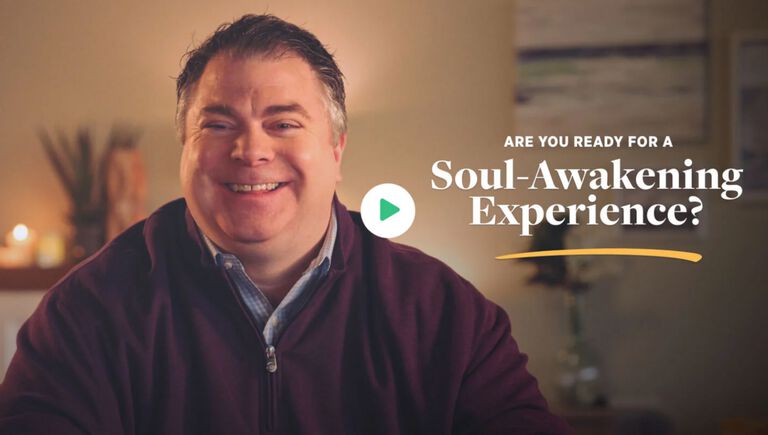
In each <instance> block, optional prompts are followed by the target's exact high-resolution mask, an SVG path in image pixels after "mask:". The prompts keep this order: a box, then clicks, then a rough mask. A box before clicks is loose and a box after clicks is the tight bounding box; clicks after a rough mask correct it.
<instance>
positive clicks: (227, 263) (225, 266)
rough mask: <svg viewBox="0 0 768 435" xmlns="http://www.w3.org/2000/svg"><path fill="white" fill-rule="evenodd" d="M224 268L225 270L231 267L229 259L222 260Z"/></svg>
mask: <svg viewBox="0 0 768 435" xmlns="http://www.w3.org/2000/svg"><path fill="white" fill-rule="evenodd" d="M224 268H225V269H227V270H230V269H232V262H231V261H227V262H224Z"/></svg>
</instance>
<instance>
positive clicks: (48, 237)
mask: <svg viewBox="0 0 768 435" xmlns="http://www.w3.org/2000/svg"><path fill="white" fill-rule="evenodd" d="M65 258H66V246H65V242H64V237H62V236H61V234H59V233H55V232H47V233H45V234H43V235H42V236H41V237H40V240H39V241H38V242H37V265H38V266H40V267H42V268H47V267H56V266H61V265H62V264H63V263H64V260H65Z"/></svg>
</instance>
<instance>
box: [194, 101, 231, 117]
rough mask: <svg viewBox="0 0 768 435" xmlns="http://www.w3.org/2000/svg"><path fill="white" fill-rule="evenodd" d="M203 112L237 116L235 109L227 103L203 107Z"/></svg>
mask: <svg viewBox="0 0 768 435" xmlns="http://www.w3.org/2000/svg"><path fill="white" fill-rule="evenodd" d="M201 112H204V113H212V114H216V115H224V116H229V117H232V118H234V117H235V111H234V110H232V108H231V107H229V106H227V105H226V104H212V105H210V106H205V107H203V108H202V109H201Z"/></svg>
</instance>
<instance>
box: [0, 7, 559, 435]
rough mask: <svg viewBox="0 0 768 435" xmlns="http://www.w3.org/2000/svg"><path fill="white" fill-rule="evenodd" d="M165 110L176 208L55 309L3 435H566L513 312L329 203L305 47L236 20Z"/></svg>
mask: <svg viewBox="0 0 768 435" xmlns="http://www.w3.org/2000/svg"><path fill="white" fill-rule="evenodd" d="M177 94H178V109H177V124H178V128H179V136H180V138H181V141H182V143H183V150H182V158H181V184H182V188H183V192H184V200H177V201H175V202H172V203H170V204H168V205H166V206H164V207H162V208H160V209H159V210H158V211H156V212H155V213H154V214H153V215H152V216H150V217H149V218H148V219H147V220H146V221H144V222H142V223H140V224H138V225H136V226H134V227H132V228H130V229H129V230H127V231H126V232H125V233H123V234H122V235H120V236H119V237H118V238H117V239H116V240H114V241H113V242H112V243H110V244H109V245H108V246H106V247H105V248H104V249H102V250H101V251H100V252H99V253H98V254H97V255H95V256H94V257H92V258H91V259H89V260H87V261H85V262H84V263H83V264H81V265H79V266H78V267H76V268H75V269H74V270H73V271H72V272H71V273H70V274H69V275H68V276H67V277H66V278H64V279H63V280H62V281H61V282H60V283H58V284H57V285H56V286H55V287H54V288H53V289H52V290H51V291H50V292H49V293H48V294H47V295H46V297H45V299H44V300H43V301H42V303H41V305H40V306H39V308H38V309H37V311H36V312H35V313H34V314H33V315H32V317H31V318H30V320H29V322H27V323H26V324H25V325H24V327H23V328H22V330H21V332H20V334H19V339H18V343H19V348H18V351H17V354H16V356H15V357H14V359H13V362H12V363H11V367H10V368H9V371H8V375H7V377H6V379H5V381H4V383H3V385H2V387H1V388H0V433H14V434H48V433H55V434H84V433H90V434H246V433H280V434H293V433H313V434H314V433H323V434H326V433H327V434H398V433H403V434H440V433H478V434H513V433H520V434H529V433H552V434H559V433H563V432H565V431H566V429H565V428H564V426H563V425H562V423H561V421H560V420H559V419H557V418H556V417H554V416H552V415H551V414H550V413H549V412H548V411H547V408H546V403H545V401H544V399H543V398H542V397H541V394H540V393H539V391H538V388H537V386H536V381H535V379H534V378H533V377H532V376H531V375H530V374H528V372H527V371H526V369H525V362H526V358H525V356H524V355H522V354H521V353H519V352H518V350H517V347H516V344H515V342H514V341H513V339H512V338H511V336H510V334H509V322H508V319H507V317H506V315H505V314H504V312H503V311H502V310H501V309H500V308H499V307H497V306H495V305H493V304H492V303H490V302H489V301H487V300H486V299H485V298H483V296H482V295H481V294H480V293H479V292H477V290H475V289H474V288H473V287H472V286H471V285H470V284H469V283H468V282H467V281H465V280H463V279H462V278H461V277H459V276H458V275H457V274H456V273H455V272H453V271H452V270H451V269H449V268H448V267H447V266H445V265H443V264H442V263H440V262H438V261H437V260H435V259H433V258H430V257H428V256H426V255H424V254H423V253H421V252H419V251H417V250H415V249H412V248H408V247H405V246H401V245H397V244H394V243H391V242H389V241H387V240H384V239H380V238H377V237H375V236H373V235H371V234H370V233H369V232H367V231H366V230H365V229H364V227H363V226H362V224H361V221H360V217H359V215H358V214H357V213H350V212H348V211H347V210H346V209H345V208H344V206H342V205H341V204H340V203H339V202H338V200H337V199H336V198H335V195H334V191H335V187H336V183H337V182H338V180H339V179H340V165H341V160H342V155H343V152H344V148H345V145H346V138H347V136H346V115H345V107H344V86H343V82H342V76H341V72H340V71H339V69H338V67H337V66H336V63H335V62H334V60H333V57H332V56H331V55H330V54H329V53H328V52H327V51H326V50H325V48H323V46H322V44H321V43H320V42H319V41H318V40H317V39H316V38H315V37H314V36H313V35H311V34H310V33H308V32H306V31H305V30H303V29H300V28H298V27H296V26H294V25H292V24H288V23H286V22H284V21H282V20H280V19H278V18H275V17H273V16H250V15H249V16H244V17H242V18H241V19H239V20H238V21H236V22H234V23H232V24H229V25H227V26H223V27H221V28H219V30H218V31H217V32H216V33H215V34H214V35H212V36H211V37H210V38H209V39H208V40H207V41H205V42H204V43H203V44H202V45H201V46H200V47H199V48H197V49H196V50H194V51H192V52H191V53H190V54H189V56H188V58H187V61H186V65H185V67H184V70H183V72H182V74H181V75H180V76H179V78H178V82H177Z"/></svg>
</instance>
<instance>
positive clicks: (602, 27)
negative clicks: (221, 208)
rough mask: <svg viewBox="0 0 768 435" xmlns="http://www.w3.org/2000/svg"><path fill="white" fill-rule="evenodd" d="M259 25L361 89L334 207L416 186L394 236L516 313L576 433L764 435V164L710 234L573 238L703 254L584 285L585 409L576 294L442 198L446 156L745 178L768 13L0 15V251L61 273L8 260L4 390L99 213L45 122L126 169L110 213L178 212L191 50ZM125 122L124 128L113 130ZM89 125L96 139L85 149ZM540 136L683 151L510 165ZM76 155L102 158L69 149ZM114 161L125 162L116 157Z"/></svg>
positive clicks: (619, 4)
mask: <svg viewBox="0 0 768 435" xmlns="http://www.w3.org/2000/svg"><path fill="white" fill-rule="evenodd" d="M577 3H578V4H579V6H578V7H574V4H577ZM606 5H612V6H610V7H608V6H606ZM264 12H268V13H272V14H275V15H278V16H280V17H281V18H284V19H286V20H288V21H291V22H294V23H296V24H299V25H302V26H304V27H305V28H307V29H309V30H310V31H312V32H313V33H315V34H316V35H317V36H318V37H319V39H320V40H321V41H323V42H324V43H325V44H326V45H328V46H329V47H330V49H331V50H332V52H334V53H335V55H336V57H337V60H338V62H339V64H340V67H341V69H342V71H343V72H344V73H345V75H346V80H347V81H346V83H347V89H348V101H347V107H348V110H349V118H350V122H349V141H348V147H347V151H346V153H345V158H344V164H343V171H344V180H343V181H342V183H341V185H340V187H339V196H340V198H341V200H342V202H344V203H345V204H346V205H347V206H348V207H349V208H351V209H358V208H359V204H360V201H361V199H362V196H363V195H364V194H365V192H366V191H367V190H368V189H370V188H371V187H373V186H374V185H376V184H379V183H383V182H393V183H397V184H400V185H402V186H403V187H405V188H406V189H408V190H409V191H410V192H411V194H412V195H413V197H414V199H415V202H416V204H417V215H416V220H415V223H414V225H413V227H412V228H411V230H410V231H409V232H408V233H406V234H405V235H404V236H402V237H400V238H398V239H397V241H398V242H402V243H406V244H410V245H414V246H416V247H418V248H420V249H422V250H423V251H425V252H427V253H428V254H431V255H433V256H436V257H438V258H440V259H442V260H443V261H445V262H446V263H448V264H449V265H450V266H452V267H453V268H454V269H456V270H457V271H458V272H459V273H460V274H462V275H463V276H465V277H466V278H467V279H469V280H470V281H471V282H472V283H474V285H475V286H476V287H477V288H478V289H479V290H480V291H481V292H483V293H484V294H485V295H486V297H488V298H489V299H491V300H493V301H494V302H496V303H497V304H499V305H500V306H502V307H503V308H504V309H505V310H506V311H507V313H508V314H509V316H510V319H511V322H512V328H513V329H512V332H513V335H514V336H515V338H516V339H517V341H518V342H519V345H520V347H521V348H522V350H523V351H524V352H526V353H527V354H528V355H529V358H530V362H529V368H530V370H531V371H532V372H533V373H534V374H535V375H536V376H537V377H538V379H539V382H540V384H541V388H542V390H543V392H544V393H545V395H546V396H547V397H548V399H549V400H550V402H551V403H552V404H553V406H554V407H556V408H557V409H559V410H561V412H562V413H564V414H566V415H568V416H569V419H570V420H571V421H572V422H575V424H576V425H578V426H579V428H580V430H583V431H584V432H582V433H670V431H673V432H672V433H678V434H718V433H731V434H736V433H765V432H760V431H765V430H767V429H766V427H768V426H766V423H765V420H766V418H768V332H767V331H768V321H766V318H767V317H768V316H766V314H765V313H766V307H768V278H767V277H766V275H767V274H768V272H766V267H765V265H766V258H768V247H766V241H768V228H767V225H766V224H768V200H766V199H765V197H764V196H761V193H764V191H763V190H761V187H762V188H765V187H766V186H765V185H761V184H760V176H761V174H763V176H764V172H765V169H764V167H763V169H760V168H761V166H760V165H756V168H757V169H754V170H752V173H753V174H755V175H754V177H757V178H756V179H757V181H756V182H755V185H754V186H755V189H754V191H755V192H756V194H755V195H749V197H747V195H745V197H743V198H741V199H739V200H737V201H724V200H722V199H720V197H719V192H717V191H714V192H710V193H705V192H702V193H701V194H700V195H699V196H701V198H702V199H703V201H704V210H703V211H702V214H701V215H700V217H701V218H702V225H700V227H699V228H695V229H692V230H691V229H688V230H674V231H669V230H665V231H642V230H641V231H627V230H621V229H617V228H599V229H596V230H588V231H587V230H584V229H582V228H580V229H579V232H578V233H575V234H571V235H569V236H568V240H570V242H569V243H574V244H576V245H579V246H594V247H646V248H666V249H681V250H688V251H695V252H699V253H701V254H703V260H702V261H701V262H700V263H697V264H693V263H686V262H682V261H677V260H665V259H653V258H634V259H611V260H608V261H606V262H605V264H603V265H598V266H599V267H595V269H597V270H602V272H599V273H593V274H592V275H591V276H589V277H588V278H587V279H586V280H587V281H588V289H587V291H583V292H580V293H579V298H578V299H579V304H580V311H579V313H580V314H579V315H580V324H581V329H580V336H581V337H582V338H583V339H584V340H586V341H587V342H588V343H589V346H590V349H591V350H590V355H591V356H590V358H592V359H594V367H595V369H596V372H589V373H592V374H595V373H597V375H596V381H597V383H598V384H599V387H597V388H598V389H599V394H598V395H597V396H596V397H593V398H591V399H590V400H589V401H590V402H591V403H588V404H586V403H574V402H573V401H572V400H571V401H569V400H568V399H567V397H566V396H564V395H563V391H562V390H563V385H564V383H566V384H567V383H568V380H567V379H565V380H564V369H563V363H562V361H561V360H559V359H558V355H561V356H562V354H563V351H564V349H565V350H567V349H568V348H569V343H571V341H572V340H573V333H572V328H571V323H572V322H571V320H570V319H572V318H571V317H569V310H568V306H569V305H568V303H566V302H565V301H564V300H566V299H567V298H564V296H568V295H570V294H571V293H572V292H570V291H569V290H568V289H567V288H564V287H563V286H558V285H554V286H548V285H543V284H536V283H530V282H529V280H530V278H531V276H532V274H533V273H534V271H535V267H534V266H533V265H531V264H526V263H520V262H512V261H497V260H494V257H495V256H497V255H501V254H505V253H510V252H518V251H525V250H527V249H528V248H529V247H530V244H531V238H525V237H521V236H519V228H517V227H510V228H506V227H490V226H488V227H476V226H474V227H473V226H470V225H468V223H469V221H470V220H471V203H470V200H469V195H471V194H473V193H472V192H464V191H460V190H454V189H451V190H448V191H433V190H432V189H431V188H430V181H431V178H432V177H431V166H432V163H433V162H434V161H436V160H439V159H445V160H452V161H453V162H454V167H470V168H488V167H491V168H493V167H501V165H502V162H503V160H505V159H508V158H514V159H515V166H516V169H518V170H522V171H526V172H531V173H532V172H533V171H534V170H535V167H536V165H537V164H538V162H539V161H541V160H543V159H546V160H547V161H548V162H549V164H550V167H570V168H579V167H581V168H589V167H598V166H601V165H604V164H605V163H607V162H609V161H610V160H612V159H615V158H619V157H620V158H621V159H622V161H623V163H624V164H625V166H627V167H641V166H648V167H656V168H659V167H680V166H681V165H682V161H683V159H685V158H691V159H693V160H694V162H695V164H696V167H715V168H719V169H723V168H726V167H732V166H738V167H743V165H745V164H747V163H749V164H751V160H750V161H747V160H748V158H747V157H749V158H750V159H754V156H755V155H758V156H760V155H761V154H760V148H757V151H755V150H753V148H755V147H759V146H762V153H763V155H764V153H765V149H766V147H767V146H768V145H766V143H765V136H764V133H762V134H763V136H762V138H763V139H759V138H760V137H761V136H760V135H759V134H757V133H754V132H753V131H752V130H751V129H754V128H755V125H758V126H759V125H762V124H765V122H766V121H768V119H765V118H761V115H760V114H761V113H762V114H765V96H764V94H760V93H759V92H758V97H757V100H756V101H757V103H754V101H753V100H754V99H753V100H748V101H746V102H744V101H743V100H741V99H739V97H740V96H741V95H742V90H743V88H748V87H749V85H750V83H752V82H758V85H759V84H760V83H759V82H760V80H761V79H760V77H764V76H763V75H762V74H760V73H759V71H760V70H759V69H758V72H757V73H754V72H753V73H750V72H749V71H747V72H744V71H742V70H741V69H740V67H739V65H741V66H742V67H743V66H744V65H746V67H752V66H754V67H755V68H758V67H759V66H760V65H759V63H760V61H759V59H761V56H760V55H759V53H761V52H760V50H761V48H760V47H759V43H760V41H761V40H762V41H765V34H766V32H768V3H767V2H765V1H764V0H734V1H725V0H710V1H704V0H701V1H694V0H669V1H662V0H654V1H647V2H642V1H639V0H635V1H633V0H623V1H615V2H614V1H606V0H602V1H599V0H589V1H584V2H573V1H568V2H566V1H556V0H541V1H537V2H531V1H524V0H519V1H518V2H515V1H501V0H483V1H478V2H464V1H458V0H455V1H440V2H437V1H425V2H411V1H404V0H402V1H401V0H397V1H390V2H367V1H348V0H328V1H309V0H285V1H280V2H269V1H238V0H222V1H219V2H216V3H215V4H214V3H212V2H207V1H206V2H204V1H196V0H185V1H181V0H171V1H165V2H149V1H145V0H140V1H136V0H134V1H130V2H129V1H114V2H107V3H105V2H99V1H95V0H82V1H53V0H49V1H42V0H30V1H25V2H11V1H8V0H0V59H2V63H1V64H0V114H2V116H0V234H2V235H5V234H9V236H8V239H7V241H6V243H5V245H6V246H5V247H4V248H9V247H10V246H12V245H13V244H14V243H16V244H18V243H21V242H19V241H18V240H17V239H18V238H14V232H13V229H14V227H15V226H16V225H17V224H20V223H21V224H24V225H25V226H26V227H27V228H29V229H30V231H31V233H30V234H33V235H34V237H36V240H37V241H38V242H39V243H43V240H46V242H45V243H47V244H49V245H50V247H49V250H50V252H49V253H48V254H47V255H48V257H45V258H43V259H41V258H40V256H37V257H35V258H36V260H37V262H38V263H39V264H41V265H44V266H52V268H48V269H40V268H37V267H26V266H25V267H15V266H14V264H20V263H18V262H17V263H13V260H8V259H6V260H7V261H8V263H7V265H6V266H5V267H0V356H2V360H1V361H2V363H3V364H2V368H1V369H0V374H2V373H4V370H5V369H4V367H5V364H7V362H8V360H9V359H10V357H11V356H12V354H13V351H14V349H15V344H14V339H15V334H16V331H17V330H18V328H19V326H20V325H21V324H22V323H23V321H24V319H26V317H27V316H28V315H29V314H30V313H31V311H32V310H33V309H34V307H35V306H36V304H37V303H38V301H39V299H40V297H41V296H42V294H43V293H44V291H45V288H46V287H47V286H48V285H49V284H50V281H51V280H53V281H55V279H56V278H57V277H58V276H59V275H60V274H61V273H62V271H63V270H64V269H66V268H67V266H66V265H63V266H57V264H58V258H59V257H60V256H61V255H60V253H61V252H62V251H63V252H64V253H65V254H66V255H67V256H71V255H72V252H73V251H72V242H71V240H72V238H73V234H74V233H73V228H74V227H75V226H77V225H76V223H77V222H79V223H80V224H82V222H83V221H84V220H86V221H87V219H88V216H91V215H89V214H88V211H89V209H88V204H86V205H85V206H83V208H82V210H81V211H82V213H83V214H82V215H81V216H80V217H81V218H82V219H80V220H79V221H77V222H75V219H74V218H73V212H74V211H73V208H72V204H71V202H70V199H69V196H68V194H67V192H65V189H64V188H63V187H62V183H61V181H60V179H59V178H58V177H57V174H56V172H55V171H54V169H53V167H52V166H51V164H50V161H49V156H48V155H47V154H46V151H45V149H44V147H43V146H42V144H41V137H40V135H39V131H40V129H41V128H42V129H45V131H46V132H47V134H49V136H48V138H49V140H50V144H51V146H52V148H53V149H58V148H56V147H58V146H60V143H61V140H62V138H66V139H67V140H69V141H71V142H72V146H73V149H79V150H84V149H88V150H89V152H90V153H91V154H92V155H91V156H90V161H92V162H94V166H95V167H97V166H98V165H96V163H101V162H106V161H109V163H107V164H106V167H108V168H110V171H111V173H113V174H114V173H122V174H125V175H124V176H123V177H122V178H120V179H118V180H113V183H117V184H113V187H112V189H113V191H115V190H116V191H117V192H118V193H117V196H118V197H120V192H127V191H130V192H133V195H134V196H132V197H131V198H132V200H133V201H134V202H133V203H131V204H132V205H130V206H126V207H128V210H127V211H125V210H124V211H123V212H119V213H118V218H116V219H118V220H119V218H120V217H122V218H124V220H126V221H132V220H133V219H135V218H137V217H140V216H141V215H144V214H146V213H148V212H151V211H152V210H154V209H156V208H157V207H158V206H160V205H162V204H164V203H165V202H167V201H169V200H171V199H174V198H176V197H178V196H179V195H180V188H179V183H178V160H179V156H180V151H181V148H180V144H179V143H178V141H177V140H176V138H175V130H174V124H173V116H174V110H175V82H174V77H175V76H176V75H177V74H178V73H179V70H180V59H181V56H182V54H183V53H184V52H186V51H187V50H188V49H189V48H190V47H191V46H193V45H194V44H196V43H199V42H200V41H201V40H203V39H204V38H205V37H206V36H207V35H208V34H210V33H211V32H212V31H213V30H214V29H215V28H216V27H217V26H218V25H219V24H221V23H223V22H225V21H231V20H232V19H234V18H237V17H239V16H240V15H242V14H244V13H264ZM633 29H634V30H637V32H634V31H632V30H633ZM649 35H651V36H653V35H655V36H653V37H650V36H649ZM761 38H762V39H761ZM750 44H752V45H750ZM754 44H758V48H756V49H753V48H754V47H753V45H754ZM763 47H764V46H763ZM750 50H751V51H750ZM740 51H744V53H745V54H743V55H742V56H739V55H738V53H739V52H740ZM750 53H753V54H754V53H758V55H757V56H754V55H752V57H750ZM744 59H748V60H747V61H745V60H744ZM749 59H752V60H749ZM754 59H758V60H754ZM763 61H764V59H763ZM745 62H746V63H745ZM763 68H764V65H763ZM742 69H743V68H742ZM747 69H749V68H747ZM762 71H764V69H763V70H762ZM750 74H751V75H750ZM750 77H751V78H750ZM633 83H634V84H636V85H637V86H636V87H634V88H633V87H632V86H629V85H631V84H633ZM752 84H754V83H752ZM764 85H765V83H764V82H763V86H764ZM670 89H671V90H672V91H674V92H677V94H674V93H673V94H669V92H670ZM577 90H581V92H580V93H579V92H576V91H577ZM569 92H570V93H569ZM665 92H666V93H665ZM747 94H749V92H747V93H744V94H743V95H747ZM638 95H639V96H640V98H639V99H638V98H637V96H638ZM749 95H752V94H749ZM760 95H763V96H762V97H760ZM650 96H653V98H650ZM761 98H762V99H761ZM750 101H752V102H751V103H750ZM761 101H762V103H761ZM761 104H762V106H761ZM755 107H757V109H755ZM761 107H762V109H761ZM620 109H626V110H620ZM761 110H762V111H761ZM619 112H621V113H619ZM755 113H756V114H757V115H755ZM659 114H661V116H659ZM755 116H757V118H755ZM750 117H752V118H755V119H752V118H750ZM750 119H752V121H751V122H752V124H749V125H747V124H745V123H746V122H747V121H749V120H750ZM745 120H746V121H745ZM113 126H127V127H121V128H122V130H119V131H118V133H115V130H114V129H113ZM624 126H626V127H624ZM740 126H741V127H740ZM81 127H84V128H87V129H88V131H89V135H90V136H88V137H89V140H83V139H82V138H83V135H81V136H80V137H79V139H78V136H77V131H78V128H81ZM635 128H637V130H635ZM762 128H763V130H762V131H764V127H762ZM57 131H61V132H62V133H63V135H62V136H61V137H60V136H59V135H58V133H56V132H57ZM525 133H530V134H579V133H584V134H624V135H627V134H659V135H664V134H672V135H674V136H675V147H674V148H672V149H661V148H658V149H653V150H648V149H631V150H629V149H622V150H590V149H581V150H578V149H566V150H542V149H536V148H534V149H517V150H516V149H509V148H506V149H505V148H503V143H504V139H505V138H506V136H507V135H516V134H525ZM753 133H754V134H753ZM749 135H751V136H749ZM747 136H749V137H747ZM745 138H746V139H745ZM750 138H752V139H750ZM754 138H758V139H754ZM760 140H762V142H760ZM83 142H88V143H89V144H90V146H80V145H77V146H76V145H75V144H82V143H83ZM760 144H762V145H760ZM105 149H109V150H112V151H114V153H112V154H109V152H107V153H105V154H101V153H103V152H104V150H105ZM115 150H119V151H124V153H123V154H120V152H118V151H115ZM102 155H103V156H104V157H103V158H102V157H100V156H102ZM107 156H111V157H107ZM115 156H116V157H115ZM137 156H140V158H139V157H137ZM745 156H746V157H745ZM81 157H82V155H81ZM85 158H86V160H87V159H88V156H87V155H86V156H85ZM110 159H112V160H110ZM734 159H735V160H734ZM734 162H737V163H738V164H737V163H734ZM121 168H122V169H121ZM761 171H762V172H761ZM93 172H94V174H97V173H98V170H94V171H93ZM103 178H104V180H106V179H108V178H109V175H107V176H105V177H103ZM112 178H115V177H114V176H112ZM120 183H124V184H120ZM114 186H118V187H114ZM121 186H122V187H121ZM106 190H108V189H106V188H105V192H104V193H103V195H102V196H104V195H107V193H106ZM480 192H481V191H478V192H477V193H476V194H481V193H480ZM113 194H114V193H113ZM585 196H586V192H578V191H574V192H559V193H554V194H550V195H546V196H545V195H542V194H540V193H536V192H533V191H527V190H515V191H505V192H502V193H498V194H497V200H498V201H499V202H509V203H519V204H524V203H544V204H546V203H551V202H564V203H569V202H584V198H585ZM600 196H601V198H600V202H612V201H621V200H622V198H617V197H611V196H610V195H608V196H606V195H605V194H601V195H600ZM123 199H124V200H125V198H123ZM637 200H638V199H632V201H637ZM126 201H127V200H126ZM96 215H98V216H101V217H103V214H98V213H96ZM80 226H81V227H82V226H83V225H80ZM86 226H87V225H86ZM582 230H583V231H582ZM21 232H23V231H21V230H18V229H17V232H16V235H17V236H22V235H23V234H21ZM22 238H23V237H22ZM96 238H98V237H96ZM87 239H88V238H87V237H86V241H85V242H82V241H81V242H82V243H81V244H83V243H84V244H85V245H87V243H88V240H87ZM92 239H93V238H92ZM62 246H63V247H62ZM81 248H87V246H81ZM76 254H77V253H76ZM82 254H83V253H82V252H80V253H79V254H77V255H82ZM8 255H10V254H8ZM41 260H42V261H41ZM2 261H3V260H2V257H0V262H2ZM570 266H571V267H572V269H571V270H573V268H577V267H579V266H578V265H574V264H572V263H571V264H570ZM563 290H565V291H563ZM566 374H567V373H566ZM592 399H594V400H592ZM582 402H583V401H582ZM594 405H597V406H594ZM643 428H644V429H643ZM649 428H650V429H649ZM633 430H634V432H631V431H633ZM643 430H644V431H643ZM589 431H592V432H589ZM628 431H629V432H628ZM654 431H655V432H654ZM749 431H752V432H749Z"/></svg>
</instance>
